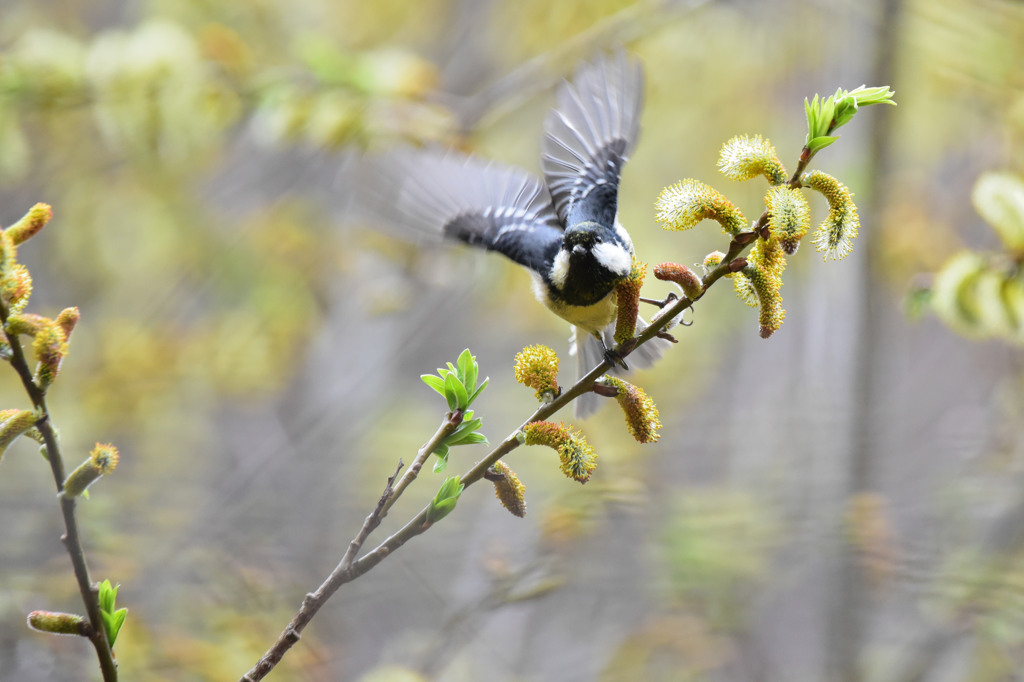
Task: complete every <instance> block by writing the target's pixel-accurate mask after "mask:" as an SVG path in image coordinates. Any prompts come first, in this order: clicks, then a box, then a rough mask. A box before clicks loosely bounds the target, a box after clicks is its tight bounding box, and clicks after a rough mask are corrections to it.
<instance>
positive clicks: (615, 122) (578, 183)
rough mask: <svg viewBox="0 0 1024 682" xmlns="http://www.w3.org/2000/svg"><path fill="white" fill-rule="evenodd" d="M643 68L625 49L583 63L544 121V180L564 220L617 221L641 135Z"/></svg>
mask: <svg viewBox="0 0 1024 682" xmlns="http://www.w3.org/2000/svg"><path fill="white" fill-rule="evenodd" d="M642 106H643V70H642V68H641V65H640V63H639V62H637V61H634V60H631V59H629V58H627V56H626V53H625V52H623V51H620V52H618V53H617V54H615V55H614V56H607V57H603V58H601V59H600V60H599V61H597V62H596V63H594V64H589V63H588V64H584V65H583V66H581V67H580V69H579V71H577V73H576V77H575V78H574V79H573V81H572V83H564V84H563V85H562V88H561V90H560V91H559V93H558V106H557V107H555V108H554V109H552V110H551V113H550V114H548V117H547V120H546V121H545V124H544V129H545V135H544V156H543V165H544V180H545V182H546V183H547V186H548V190H549V191H550V192H551V197H552V199H553V200H554V203H555V210H556V211H557V213H558V217H559V218H560V219H561V221H562V223H563V224H565V225H575V224H577V223H579V222H582V221H584V220H593V221H596V222H598V223H600V224H602V225H605V226H609V227H610V226H612V225H613V224H614V222H615V214H616V211H617V208H618V190H619V177H620V174H621V172H622V166H623V164H624V163H625V162H626V159H628V158H629V155H630V153H632V151H633V148H634V147H635V146H636V142H637V138H638V137H639V135H640V111H641V108H642Z"/></svg>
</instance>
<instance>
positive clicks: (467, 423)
mask: <svg viewBox="0 0 1024 682" xmlns="http://www.w3.org/2000/svg"><path fill="white" fill-rule="evenodd" d="M483 423H484V422H483V420H482V419H474V418H473V410H469V411H468V412H466V414H465V415H464V416H463V418H462V423H461V424H459V427H458V428H457V429H455V431H454V432H453V433H452V434H451V435H449V436H448V437H447V438H445V439H444V440H443V441H441V444H440V445H438V446H437V447H436V448H434V454H435V455H437V461H436V462H434V473H435V474H439V473H441V472H442V471H444V470H445V469H446V468H447V467H448V453H449V451H450V450H449V448H452V447H455V446H456V445H477V444H483V445H487V436H485V435H484V434H482V433H480V432H479V431H478V430H477V429H479V428H480V427H481V426H482V425H483Z"/></svg>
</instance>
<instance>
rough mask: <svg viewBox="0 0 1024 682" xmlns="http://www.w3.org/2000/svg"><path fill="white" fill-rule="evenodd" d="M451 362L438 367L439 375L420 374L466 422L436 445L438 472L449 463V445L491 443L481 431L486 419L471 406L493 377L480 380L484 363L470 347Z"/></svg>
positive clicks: (435, 466) (424, 381) (436, 466)
mask: <svg viewBox="0 0 1024 682" xmlns="http://www.w3.org/2000/svg"><path fill="white" fill-rule="evenodd" d="M447 364H448V367H447V368H446V369H445V368H440V369H438V370H437V374H436V375H435V374H424V375H422V376H421V377H420V378H421V379H422V380H423V383H425V384H426V385H427V386H430V387H431V388H432V389H434V390H435V391H437V392H438V393H439V394H441V395H442V396H444V399H445V402H447V403H448V409H449V410H451V411H452V412H453V413H454V412H459V413H462V423H460V424H459V426H458V428H457V429H455V431H454V432H453V433H451V434H449V435H448V437H447V438H445V439H444V440H443V441H442V442H441V444H440V445H438V446H437V447H436V448H435V449H434V454H435V455H437V457H438V459H437V461H436V462H434V473H440V472H442V471H444V470H445V468H446V467H447V466H448V452H449V448H452V447H454V446H456V445H476V444H484V445H486V444H487V437H486V436H484V435H483V434H482V433H480V432H479V431H478V429H479V428H480V426H481V425H482V424H483V420H481V419H475V418H474V417H473V411H472V410H469V409H467V408H469V406H470V405H472V404H473V401H474V400H476V398H477V396H479V395H480V393H482V392H483V390H484V388H486V387H487V382H488V381H490V379H489V378H485V379H484V380H483V381H480V382H479V383H478V379H479V377H480V366H479V365H478V364H477V362H476V357H474V356H473V354H472V353H471V352H470V351H469V349H468V348H467V349H466V350H464V351H462V353H461V354H460V355H459V359H458V360H457V361H456V363H455V364H454V365H453V364H452V363H450V362H449V363H447Z"/></svg>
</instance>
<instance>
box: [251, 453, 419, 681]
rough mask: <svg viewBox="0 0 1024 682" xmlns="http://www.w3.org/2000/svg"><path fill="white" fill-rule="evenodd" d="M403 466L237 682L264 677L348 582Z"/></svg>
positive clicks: (389, 478) (397, 470) (382, 516)
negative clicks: (334, 561)
mask: <svg viewBox="0 0 1024 682" xmlns="http://www.w3.org/2000/svg"><path fill="white" fill-rule="evenodd" d="M428 454H429V453H428ZM403 466H404V465H403V464H402V462H401V460H399V462H398V468H396V469H395V473H394V474H392V475H391V476H390V477H388V482H387V485H386V486H384V492H383V493H382V494H381V496H380V499H379V500H377V505H376V506H375V507H374V508H373V511H371V512H370V514H369V516H367V517H366V519H365V520H364V521H363V525H362V527H361V528H360V529H359V532H358V533H356V536H355V537H354V538H352V541H351V542H349V543H348V549H346V550H345V555H344V556H343V557H342V558H341V561H340V562H338V565H337V566H336V567H335V568H334V570H333V571H331V574H330V575H329V576H327V580H325V581H324V582H323V583H322V584H321V585H320V587H318V588H317V589H316V592H310V593H309V594H307V595H306V598H305V599H303V600H302V606H300V607H299V611H298V613H296V614H295V617H294V618H292V620H291V622H290V623H288V626H287V627H286V628H285V629H284V630H283V631H282V632H281V635H280V636H279V637H278V638H277V641H276V642H274V644H273V646H271V647H270V648H269V649H268V650H267V652H266V653H265V654H263V656H262V657H261V658H260V660H259V661H258V662H257V663H256V665H254V666H253V667H252V670H250V671H249V672H247V673H246V674H245V675H243V676H242V678H241V680H240V682H256V681H257V680H262V679H263V678H264V677H266V676H267V674H268V673H269V672H270V671H271V670H273V669H274V666H276V665H277V664H278V663H280V662H281V659H282V658H284V655H285V654H286V653H288V650H289V649H291V648H292V646H294V645H295V643H296V642H298V641H299V639H300V637H301V635H302V631H303V630H304V629H305V627H306V625H308V624H309V622H310V621H311V620H313V617H314V616H315V615H316V614H317V612H318V611H319V610H320V608H321V607H322V606H323V605H324V604H325V603H326V602H327V600H328V599H330V597H331V595H332V594H334V593H335V592H337V591H338V588H339V587H341V586H342V585H344V584H345V583H347V582H350V581H351V580H352V578H351V577H349V575H350V574H351V571H352V564H353V562H354V561H355V559H356V557H357V556H358V555H359V550H360V549H361V548H362V546H363V543H364V542H366V538H368V537H369V536H370V533H372V532H373V531H374V530H375V529H376V528H377V526H379V525H380V522H381V519H383V518H384V515H385V513H386V509H387V506H388V502H389V501H390V500H393V499H394V498H395V490H396V489H395V488H394V487H393V486H394V485H395V479H397V478H398V473H399V472H400V471H401V470H402V467H403ZM406 473H408V472H406Z"/></svg>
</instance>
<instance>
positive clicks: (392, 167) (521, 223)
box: [364, 51, 667, 417]
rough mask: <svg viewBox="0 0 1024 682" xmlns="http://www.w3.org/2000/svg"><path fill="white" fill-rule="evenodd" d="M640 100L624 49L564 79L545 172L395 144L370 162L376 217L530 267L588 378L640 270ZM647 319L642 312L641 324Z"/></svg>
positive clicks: (588, 408) (647, 354) (583, 410)
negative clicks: (628, 284) (621, 290)
mask: <svg viewBox="0 0 1024 682" xmlns="http://www.w3.org/2000/svg"><path fill="white" fill-rule="evenodd" d="M642 103H643V71H642V69H641V66H640V64H639V63H638V62H637V61H635V60H633V59H630V58H628V57H627V56H626V54H625V53H624V52H621V51H620V52H619V53H618V54H616V55H614V56H604V57H602V58H600V59H598V60H597V61H596V62H594V63H587V64H584V65H583V66H581V67H580V68H579V70H578V71H577V73H576V76H575V78H574V79H573V81H572V82H571V83H569V82H563V83H562V85H561V87H560V89H559V92H558V102H557V106H556V107H554V108H553V109H552V110H551V112H550V113H549V114H548V116H547V119H546V121H545V124H544V139H543V143H542V152H543V154H542V157H541V161H542V167H543V171H544V179H543V181H542V180H541V179H539V178H537V177H535V176H533V175H531V174H530V173H527V172H526V171H523V170H520V169H518V168H513V167H508V166H502V165H499V164H496V163H493V162H487V161H484V160H481V159H479V158H477V157H472V156H465V155H462V154H459V153H456V152H453V151H449V152H439V151H426V150H411V149H402V150H398V151H392V152H390V153H387V154H384V155H382V156H378V157H373V158H370V159H367V163H368V164H369V166H368V167H367V168H366V169H364V170H365V172H366V177H365V178H364V182H366V181H370V182H372V184H373V185H374V189H375V191H372V192H369V195H371V196H372V195H376V196H377V197H378V198H380V199H382V201H377V202H375V203H376V205H375V206H373V207H372V209H371V211H370V219H371V221H377V222H384V223H387V224H389V225H390V226H391V227H392V228H398V229H400V230H409V229H412V230H416V231H419V232H421V233H425V234H432V235H440V236H442V237H445V238H448V239H456V240H460V241H462V242H465V243H466V244H470V245H472V246H477V247H481V248H484V249H487V250H490V251H497V252H498V253H501V254H503V255H504V256H506V257H508V258H510V259H512V260H513V261H515V262H516V263H519V264H520V265H523V266H525V267H526V268H528V269H529V270H530V271H531V272H532V273H533V276H534V293H535V294H536V296H537V298H538V299H539V300H540V301H541V302H542V303H543V304H544V305H545V306H547V307H548V308H549V309H550V310H551V311H552V312H554V313H555V314H556V315H558V316H559V317H561V318H563V319H565V320H567V321H568V322H570V323H571V324H572V325H573V327H574V330H573V341H574V346H575V347H576V355H577V365H578V369H579V372H580V375H581V376H582V375H583V374H584V373H586V372H587V371H589V370H590V369H592V368H593V367H594V366H596V365H597V363H599V362H600V361H601V359H602V358H603V357H604V356H605V355H606V352H607V349H609V348H611V347H612V345H613V343H614V341H613V339H612V335H613V332H614V328H615V317H616V307H617V306H616V295H615V286H616V284H618V283H619V282H620V281H622V279H623V278H625V277H626V276H627V275H629V273H630V270H631V267H632V257H633V242H632V241H631V240H630V237H629V234H628V233H627V232H626V230H625V229H624V228H623V227H622V225H620V224H619V222H618V189H619V177H620V173H621V172H622V166H623V164H624V163H625V162H626V159H627V158H628V156H629V154H630V153H631V152H632V151H633V148H634V147H635V145H636V142H637V137H638V135H639V132H640V111H641V108H642ZM366 178H370V179H371V180H367V179H366ZM644 326H645V324H644V322H643V321H642V320H640V321H638V329H640V328H643V327H644ZM666 345H667V342H666V341H664V340H662V339H660V338H655V339H652V340H651V341H650V342H649V343H647V344H645V345H643V346H641V347H640V348H638V349H637V350H636V351H635V352H634V353H633V354H631V355H630V356H629V362H630V364H631V365H638V366H641V367H644V366H648V365H650V364H651V363H652V362H653V361H654V360H655V359H657V358H658V357H659V356H660V355H661V353H662V351H663V349H664V347H665V346H666ZM598 406H599V401H598V400H597V398H596V396H595V395H594V394H586V395H584V396H583V397H581V398H580V399H578V400H577V401H576V408H575V409H576V416H577V417H584V416H587V415H588V414H590V413H591V412H593V411H594V410H595V409H596V408H597V407H598Z"/></svg>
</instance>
